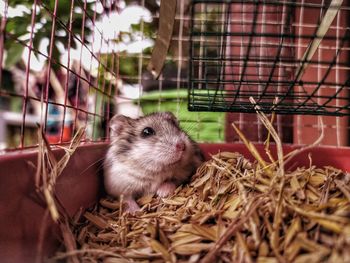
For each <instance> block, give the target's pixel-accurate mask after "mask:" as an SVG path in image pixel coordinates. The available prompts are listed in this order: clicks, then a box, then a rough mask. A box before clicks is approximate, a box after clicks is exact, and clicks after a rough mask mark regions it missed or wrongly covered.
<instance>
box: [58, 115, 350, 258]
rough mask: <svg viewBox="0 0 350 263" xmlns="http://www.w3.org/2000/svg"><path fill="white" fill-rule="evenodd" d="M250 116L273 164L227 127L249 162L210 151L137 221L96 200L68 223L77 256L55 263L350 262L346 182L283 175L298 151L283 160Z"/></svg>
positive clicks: (304, 171) (344, 177) (316, 174)
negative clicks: (246, 152) (171, 192)
mask: <svg viewBox="0 0 350 263" xmlns="http://www.w3.org/2000/svg"><path fill="white" fill-rule="evenodd" d="M257 110H258V109H257ZM258 114H259V115H258V116H259V118H260V120H261V121H262V122H263V123H264V124H265V127H266V128H267V129H268V130H269V132H270V134H269V137H272V138H273V139H274V141H275V142H276V147H277V150H278V158H277V160H274V159H273V158H272V156H271V154H270V152H269V139H268V141H267V143H266V152H267V155H268V156H269V157H270V158H269V159H270V160H269V162H266V161H265V160H264V159H263V158H261V156H260V155H259V153H258V151H257V150H256V149H255V147H254V145H253V144H252V143H250V142H249V141H248V140H247V139H246V138H245V137H244V135H243V134H242V133H241V132H240V131H239V130H238V129H237V128H236V127H235V126H234V128H235V129H236V131H237V133H238V134H239V135H240V136H241V139H242V141H243V142H244V143H245V144H246V146H247V147H248V149H249V150H250V152H251V153H252V155H253V156H254V157H255V159H256V160H255V161H254V162H251V161H249V160H247V159H245V158H244V157H243V156H242V155H241V154H239V153H230V152H222V153H218V154H217V155H215V156H212V158H211V160H209V161H207V162H206V163H204V164H203V165H202V166H201V167H200V168H199V169H198V170H197V173H196V174H195V175H194V176H193V178H192V180H191V182H190V183H189V184H188V185H184V186H181V187H179V188H178V189H177V190H176V192H175V194H174V195H173V196H171V197H169V198H163V199H160V198H158V197H152V196H146V197H143V198H141V199H140V200H138V203H139V205H140V206H141V207H142V211H140V212H138V213H136V214H135V215H131V214H123V213H122V209H121V208H122V203H121V202H119V201H117V200H113V199H109V198H107V199H102V200H100V202H99V204H97V205H96V207H95V208H94V209H93V210H92V211H89V212H85V213H84V214H83V220H81V221H79V222H75V223H74V225H73V230H72V231H73V233H75V238H76V241H77V243H78V247H79V250H73V251H72V250H71V251H69V252H68V253H58V254H57V255H56V257H55V258H54V260H59V259H63V258H64V259H66V258H67V257H68V258H70V259H71V260H72V261H73V262H78V261H83V262H109V263H111V262H203V263H205V262H259V263H265V262H266V263H267V262H271V263H272V262H308V263H310V262H350V249H349V248H350V187H349V182H350V175H349V174H346V173H344V172H342V171H340V170H338V169H335V168H333V167H327V166H326V167H324V168H322V169H320V168H316V167H314V166H313V165H312V164H311V163H312V162H311V160H310V166H309V167H306V168H297V169H296V170H294V171H285V169H284V166H285V164H286V162H288V160H290V158H291V157H292V156H293V155H295V154H297V153H298V151H296V152H293V153H291V154H289V155H286V156H284V155H283V151H282V144H281V141H280V140H279V138H278V136H277V133H276V131H275V130H274V128H273V126H272V124H271V122H272V121H269V120H268V119H267V117H266V116H265V115H264V114H263V113H260V112H258ZM321 137H322V136H321ZM321 137H320V139H321ZM315 144H317V142H316V143H315ZM312 146H313V145H310V147H312Z"/></svg>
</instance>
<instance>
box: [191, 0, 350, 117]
mask: <svg viewBox="0 0 350 263" xmlns="http://www.w3.org/2000/svg"><path fill="white" fill-rule="evenodd" d="M349 12H350V6H349V3H348V1H273V0H272V1H234V0H233V1H200V0H198V1H197V0H193V1H192V14H191V22H192V23H191V33H190V34H191V53H190V86H189V109H190V110H193V111H224V112H248V113H251V112H255V109H254V105H253V104H252V103H251V102H250V101H249V98H250V97H252V98H254V99H255V101H256V104H257V105H258V106H259V108H260V109H261V110H262V111H264V112H268V113H271V112H275V113H278V114H293V115H296V114H309V115H333V116H344V115H349V114H350V111H349V106H350V104H349V94H348V90H349V87H350V71H349V47H350V45H349V40H350V31H349V19H348V17H349Z"/></svg>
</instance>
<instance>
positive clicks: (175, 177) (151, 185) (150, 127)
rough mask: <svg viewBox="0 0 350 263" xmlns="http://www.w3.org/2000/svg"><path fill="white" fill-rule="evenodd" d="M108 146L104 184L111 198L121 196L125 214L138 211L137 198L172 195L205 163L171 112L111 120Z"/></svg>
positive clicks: (197, 148)
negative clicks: (125, 206)
mask: <svg viewBox="0 0 350 263" xmlns="http://www.w3.org/2000/svg"><path fill="white" fill-rule="evenodd" d="M110 130H111V133H110V135H111V143H110V146H109V149H108V151H107V154H106V158H105V161H104V185H105V189H106V192H107V193H108V194H109V195H111V196H114V197H120V196H121V195H123V200H124V201H125V203H126V204H127V209H126V210H127V211H128V212H131V213H133V212H135V211H137V210H139V209H140V207H139V206H138V204H137V203H136V201H135V200H136V199H137V198H139V197H141V196H144V195H147V194H157V195H158V196H159V197H167V196H169V195H171V194H172V193H173V192H174V190H175V189H176V188H177V186H179V185H180V184H182V183H184V182H186V181H187V180H189V179H190V177H191V175H192V174H193V173H194V172H195V171H196V169H197V168H198V167H199V166H200V165H201V163H202V162H203V161H204V156H203V153H202V152H201V150H200V148H199V146H198V145H197V143H195V142H194V141H193V140H192V139H191V138H190V137H189V136H188V135H187V134H186V133H185V132H184V131H183V130H181V128H180V126H179V122H178V120H177V119H176V117H175V116H174V115H173V114H172V113H171V112H157V113H152V114H149V115H146V116H144V117H140V118H137V119H132V118H129V117H126V116H123V115H116V116H114V117H113V118H112V119H111V121H110Z"/></svg>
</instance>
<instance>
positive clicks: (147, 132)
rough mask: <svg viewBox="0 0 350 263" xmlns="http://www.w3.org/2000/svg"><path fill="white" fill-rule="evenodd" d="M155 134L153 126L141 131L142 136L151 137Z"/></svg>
mask: <svg viewBox="0 0 350 263" xmlns="http://www.w3.org/2000/svg"><path fill="white" fill-rule="evenodd" d="M155 134H156V132H155V131H154V130H153V129H152V128H151V127H146V128H144V129H143V130H142V132H141V135H142V137H149V136H152V135H155Z"/></svg>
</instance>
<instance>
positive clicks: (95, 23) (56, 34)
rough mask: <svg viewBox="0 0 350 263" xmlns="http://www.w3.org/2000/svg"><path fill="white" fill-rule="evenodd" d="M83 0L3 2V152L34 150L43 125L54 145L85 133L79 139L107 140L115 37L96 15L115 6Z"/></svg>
mask: <svg viewBox="0 0 350 263" xmlns="http://www.w3.org/2000/svg"><path fill="white" fill-rule="evenodd" d="M101 7H102V3H101V2H98V1H97V2H86V1H48V2H42V1H29V2H27V3H17V2H16V1H5V2H3V3H2V20H1V30H2V34H1V41H0V61H2V64H1V67H0V69H1V70H0V83H1V86H0V102H1V106H0V110H1V111H0V123H1V124H2V133H1V136H0V144H1V148H2V149H11V148H16V149H23V148H26V147H31V146H34V145H36V144H37V135H36V132H35V131H34V130H35V129H36V128H37V124H39V123H40V124H41V125H42V126H43V129H44V131H45V134H46V136H47V138H48V140H49V142H50V143H52V144H62V143H65V142H69V141H70V140H71V139H72V136H73V134H74V132H75V131H77V130H78V129H79V128H81V127H85V129H86V136H85V139H84V140H85V141H99V140H104V138H106V137H108V128H107V125H106V123H108V119H109V117H110V114H109V113H110V112H112V108H111V107H112V106H113V105H112V102H113V94H114V92H115V86H116V84H117V79H118V76H117V74H118V69H117V59H116V53H115V52H114V53H112V52H111V51H112V50H113V49H114V48H115V44H114V41H112V39H113V37H114V36H110V35H108V34H106V32H104V31H103V30H106V29H105V28H103V27H102V23H101V21H100V17H102V16H103V15H105V14H108V13H111V12H115V11H116V6H113V5H111V4H108V3H104V9H103V8H102V10H101Z"/></svg>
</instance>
